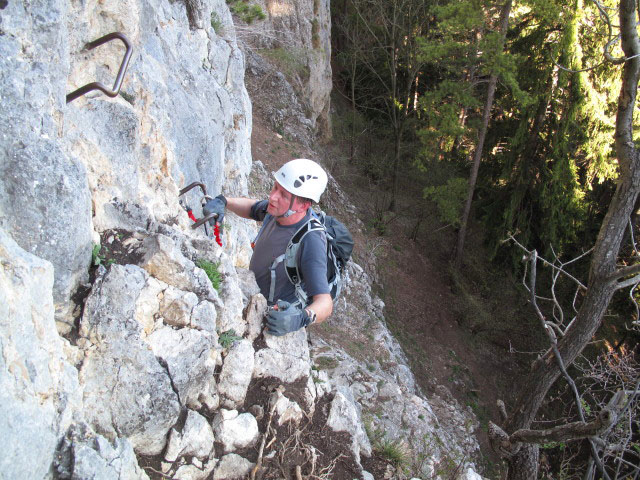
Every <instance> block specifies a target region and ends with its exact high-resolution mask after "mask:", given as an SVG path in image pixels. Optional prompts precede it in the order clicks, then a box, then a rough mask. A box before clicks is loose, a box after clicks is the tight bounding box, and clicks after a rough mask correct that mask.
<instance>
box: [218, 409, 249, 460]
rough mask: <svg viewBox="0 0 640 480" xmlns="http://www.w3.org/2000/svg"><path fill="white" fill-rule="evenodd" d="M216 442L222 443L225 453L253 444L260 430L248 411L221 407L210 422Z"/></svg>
mask: <svg viewBox="0 0 640 480" xmlns="http://www.w3.org/2000/svg"><path fill="white" fill-rule="evenodd" d="M212 426H213V432H214V434H215V437H216V442H220V443H222V446H223V448H224V452H225V453H229V452H233V451H235V450H237V449H239V448H245V447H249V446H252V445H254V444H255V443H256V442H257V440H258V437H259V435H260V432H259V431H258V422H257V421H256V419H255V417H254V416H253V415H251V414H250V413H241V414H238V411H237V410H226V409H224V408H221V409H220V410H219V412H218V414H217V415H216V416H215V418H214V419H213V422H212Z"/></svg>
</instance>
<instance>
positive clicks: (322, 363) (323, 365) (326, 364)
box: [315, 356, 339, 370]
mask: <svg viewBox="0 0 640 480" xmlns="http://www.w3.org/2000/svg"><path fill="white" fill-rule="evenodd" d="M315 363H316V366H317V368H318V370H331V369H333V368H336V367H337V366H338V364H339V362H338V360H336V359H335V358H332V357H325V356H321V357H316V359H315Z"/></svg>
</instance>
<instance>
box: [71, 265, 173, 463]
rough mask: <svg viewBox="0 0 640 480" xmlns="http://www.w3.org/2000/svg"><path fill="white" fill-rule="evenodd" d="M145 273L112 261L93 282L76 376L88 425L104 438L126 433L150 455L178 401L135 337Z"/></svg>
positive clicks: (156, 448) (159, 446)
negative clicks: (85, 345) (84, 342)
mask: <svg viewBox="0 0 640 480" xmlns="http://www.w3.org/2000/svg"><path fill="white" fill-rule="evenodd" d="M146 278H147V274H146V273H145V272H144V270H142V269H140V268H139V267H136V266H134V265H127V266H124V267H123V266H120V265H113V266H112V267H111V268H110V270H109V271H108V273H106V275H104V277H103V278H102V279H100V280H98V281H97V282H96V283H95V284H94V286H93V289H92V291H91V294H90V295H89V297H88V298H87V302H86V306H85V312H84V315H83V318H82V322H81V328H80V333H81V335H82V336H83V337H84V338H86V339H87V341H89V342H90V343H91V344H92V347H90V348H89V350H88V351H87V352H86V354H85V355H86V358H85V361H84V363H83V365H82V368H81V370H80V379H81V382H82V383H83V384H84V400H85V409H86V410H85V416H86V418H87V421H88V422H89V423H90V424H91V425H92V426H93V428H95V429H96V431H97V432H98V433H100V434H102V435H104V436H106V437H107V438H109V439H115V438H116V437H118V436H120V437H126V438H128V439H129V441H130V442H131V443H132V445H133V447H134V449H135V450H136V452H138V453H141V454H145V455H155V454H157V453H160V452H161V451H162V449H163V448H164V445H165V443H166V439H165V435H166V433H167V432H168V430H169V429H170V428H171V426H172V425H173V424H174V423H175V422H176V421H177V419H178V414H179V408H180V405H179V402H178V397H177V395H176V393H175V392H174V391H173V388H172V386H171V380H170V377H169V374H168V373H167V371H166V369H165V368H163V367H162V366H161V365H160V364H159V363H158V360H157V359H156V357H155V356H154V354H153V352H152V351H151V350H150V348H149V347H148V346H147V344H146V343H145V342H144V341H143V340H142V339H141V333H142V328H141V325H140V324H139V323H138V322H137V321H136V320H135V310H136V301H137V298H138V295H139V293H140V291H141V290H142V289H143V287H144V285H145V282H146ZM150 411H152V412H154V413H153V415H149V412H150Z"/></svg>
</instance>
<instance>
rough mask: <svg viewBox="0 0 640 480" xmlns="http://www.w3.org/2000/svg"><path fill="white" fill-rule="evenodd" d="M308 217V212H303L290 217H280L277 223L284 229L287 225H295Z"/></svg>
mask: <svg viewBox="0 0 640 480" xmlns="http://www.w3.org/2000/svg"><path fill="white" fill-rule="evenodd" d="M306 215H307V210H303V211H302V212H298V213H294V214H293V215H291V216H290V217H278V218H276V222H278V225H282V226H283V227H286V226H287V225H293V224H295V223H298V222H299V221H300V220H302V219H303V218H304V217H305V216H306Z"/></svg>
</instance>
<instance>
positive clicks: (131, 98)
mask: <svg viewBox="0 0 640 480" xmlns="http://www.w3.org/2000/svg"><path fill="white" fill-rule="evenodd" d="M120 96H121V97H122V98H124V99H125V100H126V101H127V102H129V103H130V104H131V105H133V103H134V102H135V100H136V97H135V96H133V95H132V94H130V93H127V92H125V91H124V90H120Z"/></svg>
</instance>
